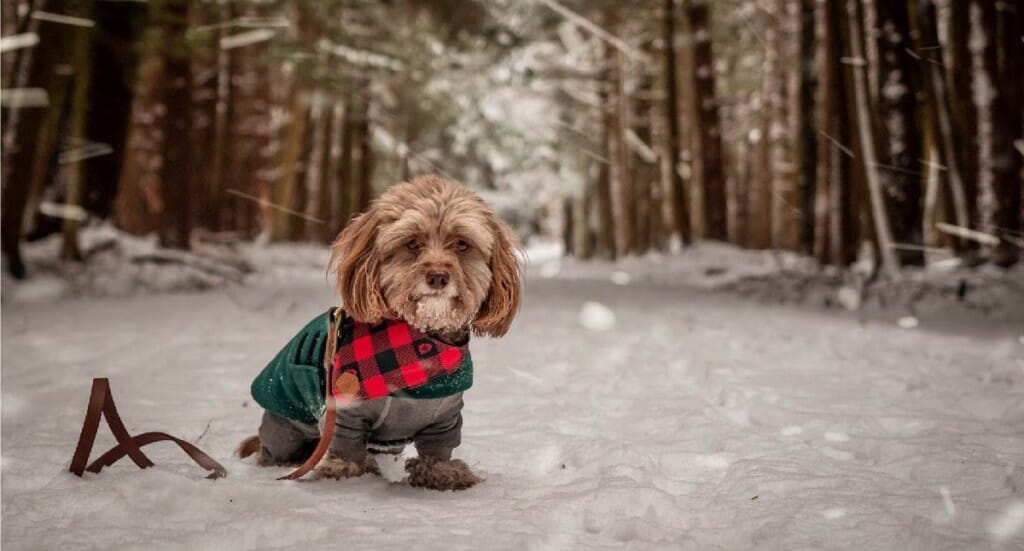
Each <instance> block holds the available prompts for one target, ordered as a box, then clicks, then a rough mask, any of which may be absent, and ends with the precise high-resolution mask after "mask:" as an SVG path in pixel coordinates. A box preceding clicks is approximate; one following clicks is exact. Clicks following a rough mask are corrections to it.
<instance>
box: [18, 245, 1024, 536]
mask: <svg viewBox="0 0 1024 551" xmlns="http://www.w3.org/2000/svg"><path fill="white" fill-rule="evenodd" d="M549 253H550V251H549ZM325 257H326V253H325V251H323V249H317V248H313V247H310V248H295V247H270V248H266V249H260V250H259V252H258V254H256V255H255V256H254V257H253V258H251V259H250V261H251V262H252V263H253V264H254V265H256V266H257V267H258V268H259V269H258V270H257V272H256V273H255V274H254V275H252V276H249V277H247V279H246V280H245V284H244V285H237V284H234V285H228V286H221V287H215V288H210V289H208V290H206V291H202V292H197V291H187V292H178V293H177V294H158V293H156V292H153V291H150V292H136V293H129V294H110V293H96V294H91V295H87V296H83V297H77V298H75V297H71V296H69V295H68V294H59V295H47V294H45V293H44V294H41V295H39V296H33V297H31V299H25V298H24V295H21V296H18V297H16V298H17V299H16V300H11V299H10V294H9V292H10V291H11V289H13V288H14V287H12V286H9V285H5V289H4V301H3V304H2V314H3V322H4V323H3V326H2V339H3V348H2V366H3V371H2V389H0V391H2V399H0V407H2V431H3V447H2V494H3V509H2V514H3V532H2V544H3V547H4V549H11V550H16V549H38V548H59V547H69V548H95V549H100V548H102V549H135V548H141V547H147V548H148V547H156V548H169V547H173V548H200V549H265V548H280V547H296V546H299V545H301V546H304V547H308V546H314V545H330V546H334V547H337V546H339V545H343V546H345V547H346V548H348V547H351V548H368V547H369V548H374V549H380V548H383V549H405V548H409V547H411V546H414V547H415V548H421V549H436V548H445V549H493V548H502V549H506V548H512V549H518V548H528V549H576V548H594V547H598V548H640V549H650V548H672V549H678V548H695V549H716V548H726V549H734V548H754V547H757V548H768V549H794V548H795V549H806V548H828V549H865V548H869V549H908V548H920V549H963V548H996V549H1015V548H1016V549H1019V548H1021V546H1022V545H1024V501H1022V500H1021V493H1020V492H1021V489H1022V488H1024V343H1022V342H1020V341H1019V339H1020V337H1021V334H1022V332H1021V328H1022V327H1024V323H1021V322H1022V320H1021V317H1020V316H1021V313H1022V312H1024V310H1021V309H1014V310H1005V311H1003V310H995V311H992V312H989V313H987V314H986V313H981V312H978V311H973V310H967V311H961V310H957V311H948V310H935V311H921V312H918V313H917V314H915V315H916V317H917V318H918V319H919V321H920V324H919V325H918V327H917V328H916V329H915V330H913V331H903V330H899V329H898V327H897V325H896V320H898V318H899V315H900V314H897V313H894V312H889V311H878V312H876V313H873V314H872V315H866V314H865V312H864V311H857V312H848V311H846V310H843V309H825V308H822V307H820V306H817V305H813V304H806V303H794V302H787V303H785V304H778V303H774V302H768V301H763V300H758V299H757V298H756V297H753V298H752V297H740V296H737V295H736V294H735V293H734V292H722V291H721V290H720V289H723V288H729V285H732V284H736V283H738V282H741V281H743V278H744V277H748V276H766V275H769V274H771V273H776V272H778V267H776V266H775V263H776V260H774V259H773V258H772V257H771V256H770V255H767V254H765V256H764V257H763V262H761V261H757V262H754V261H752V260H751V259H752V258H757V259H760V258H762V257H761V256H755V257H747V256H745V255H744V254H743V253H741V252H738V251H734V250H732V249H730V248H723V247H720V246H714V245H708V244H702V245H698V246H697V247H696V248H695V249H691V250H690V251H688V252H686V253H683V254H681V255H672V256H664V257H660V258H659V257H648V258H643V259H635V258H627V259H625V260H624V261H623V262H621V263H620V264H618V265H612V264H607V263H601V262H594V263H591V264H588V265H582V264H579V263H574V262H571V261H568V260H564V259H563V260H559V259H557V257H556V256H555V255H551V254H547V255H545V254H543V251H538V254H537V255H536V257H534V256H533V255H532V254H531V259H533V261H534V263H535V264H534V265H533V268H536V269H534V271H533V272H534V273H536V272H538V271H539V269H540V268H541V267H543V266H545V265H548V264H551V263H554V262H558V263H559V266H560V269H559V270H558V271H557V272H556V273H554V274H550V273H549V276H550V277H540V276H539V275H535V276H533V277H531V278H530V279H529V281H528V282H527V285H526V295H525V301H524V305H523V310H522V314H521V316H520V318H519V320H518V321H517V323H516V324H515V325H514V326H513V329H512V331H511V332H510V333H509V335H507V336H506V337H505V338H504V339H501V340H487V339H477V340H475V341H474V342H473V344H472V346H473V356H474V363H475V365H476V376H475V385H474V388H473V389H471V390H470V391H469V392H468V393H467V394H466V409H465V411H464V415H465V426H464V433H463V444H462V446H461V447H460V448H459V449H458V450H456V452H455V455H456V457H459V458H461V459H463V460H465V461H466V462H467V463H469V464H470V465H471V466H472V468H473V469H474V470H475V471H476V472H477V473H478V474H480V475H481V476H483V477H484V478H485V479H486V480H485V481H484V482H483V483H481V484H480V485H478V486H477V487H474V488H472V489H470V490H467V491H464V492H458V493H439V492H434V491H430V490H423V489H417V488H412V487H409V486H408V485H406V484H401V483H393V482H389V481H388V480H385V479H382V478H379V477H375V476H365V477H361V478H358V479H353V480H344V481H301V482H280V481H277V480H275V478H276V477H277V476H279V475H281V474H283V473H284V472H285V469H283V468H260V467H257V466H256V465H255V464H254V462H253V461H251V460H245V461H243V460H239V459H237V458H234V457H232V451H233V449H234V447H235V446H236V445H237V444H238V442H239V441H240V440H241V439H242V438H244V437H246V436H249V435H251V434H254V431H255V429H256V427H257V424H258V422H259V417H260V410H259V408H258V407H256V406H255V405H254V404H253V403H252V400H251V399H250V397H249V395H248V386H249V383H250V382H251V380H252V378H253V376H254V375H255V374H256V373H257V372H258V371H259V370H260V369H261V367H262V366H263V365H264V364H265V363H266V362H267V361H268V360H269V359H270V358H271V357H272V356H273V355H274V354H275V353H276V351H277V350H278V348H279V347H280V346H282V345H283V344H284V343H285V342H286V341H287V340H288V339H289V338H290V337H291V336H292V335H293V334H294V333H295V332H296V331H297V330H298V329H299V328H300V327H301V326H302V325H303V324H304V323H305V322H306V321H308V320H309V319H310V318H312V317H313V316H315V315H317V314H318V313H320V312H321V311H322V310H323V309H324V308H326V307H327V306H328V305H330V304H331V303H332V300H333V299H332V295H331V292H330V289H329V285H328V283H327V282H326V281H325V278H324V271H323V262H324V261H325ZM615 271H622V272H624V273H627V274H629V276H630V277H629V284H628V285H625V286H623V285H619V284H617V283H615V282H614V281H613V280H612V274H613V273H614V272H615ZM741 274H745V275H744V276H741ZM51 277H53V278H56V277H57V276H51ZM588 303H592V304H596V305H599V306H600V307H601V308H603V309H607V310H608V311H610V312H613V315H614V327H613V328H612V329H611V330H608V331H591V330H588V329H586V328H584V327H582V326H581V325H580V321H581V320H580V313H581V311H582V310H583V309H584V308H585V306H584V305H586V304H588ZM590 309H592V310H594V308H593V306H591V307H590ZM595 311H597V310H595ZM99 376H105V377H110V379H111V384H112V390H113V393H114V397H115V398H116V400H117V405H118V409H119V412H120V413H121V415H122V417H123V418H124V420H125V422H126V424H127V425H128V429H129V431H131V432H132V433H140V432H145V431H150V430H163V431H167V432H170V433H172V434H175V435H176V436H180V437H182V438H185V439H187V440H190V441H194V442H195V443H196V444H197V445H199V446H200V447H201V448H203V449H204V450H205V451H207V452H209V453H210V454H211V455H213V456H214V457H215V458H216V459H218V460H219V461H221V462H222V463H223V464H224V465H225V466H226V467H227V469H228V471H229V475H228V477H227V478H225V479H222V480H217V481H210V480H206V479H204V478H203V477H204V475H205V473H204V471H202V470H201V469H199V468H198V467H196V466H194V465H193V464H191V463H190V462H189V460H188V459H187V458H186V457H185V456H184V455H183V454H181V452H180V451H178V450H177V448H175V447H173V446H170V445H166V444H156V445H154V446H151V447H149V448H147V450H146V452H147V454H148V455H150V457H151V458H152V459H153V460H154V461H155V462H156V466H155V467H152V468H150V469H147V470H144V471H142V470H138V469H136V468H135V466H134V465H132V464H131V463H130V462H129V461H124V462H121V463H118V464H117V465H115V466H113V467H110V468H108V469H106V470H104V472H102V473H100V474H98V475H93V474H87V475H86V476H85V478H84V479H78V478H76V477H74V476H73V475H71V474H69V473H68V472H67V466H68V461H69V460H70V456H71V453H72V451H73V449H74V445H75V442H76V439H77V436H78V430H79V429H80V427H81V423H82V417H83V415H84V410H85V406H86V404H85V401H86V398H87V396H88V392H89V385H90V379H91V378H92V377H99ZM112 442H113V438H112V437H111V436H110V435H109V433H108V432H106V429H105V428H104V429H103V430H101V433H100V439H99V441H98V443H97V446H96V449H95V450H94V455H95V454H98V453H99V452H100V451H101V450H102V449H105V448H106V447H107V446H109V445H111V444H112ZM389 472H390V471H389ZM396 474H397V475H399V476H400V474H401V473H391V474H390V476H391V478H392V479H393V478H394V477H395V475H396Z"/></svg>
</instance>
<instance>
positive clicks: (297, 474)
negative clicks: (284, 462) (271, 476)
mask: <svg viewBox="0 0 1024 551" xmlns="http://www.w3.org/2000/svg"><path fill="white" fill-rule="evenodd" d="M343 319H345V311H344V310H343V309H341V308H340V307H339V308H335V309H334V311H333V312H331V315H329V316H327V353H326V354H324V377H325V379H326V380H325V382H326V384H325V385H324V386H325V388H326V391H325V392H324V394H325V395H324V407H326V408H327V409H326V411H325V412H324V423H323V426H322V427H320V441H319V442H317V444H316V449H314V450H313V455H311V456H309V459H306V462H305V463H303V464H302V465H299V467H298V468H297V469H295V470H294V471H292V472H290V473H288V474H286V475H284V476H282V477H281V478H278V480H298V479H299V478H302V477H303V476H304V475H305V474H306V473H308V472H309V471H312V470H313V469H314V468H315V467H316V466H317V464H318V463H320V460H321V459H323V457H324V455H326V454H327V449H328V448H330V447H331V439H333V438H334V421H335V420H336V418H337V415H338V412H336V411H335V403H334V392H333V390H334V381H333V380H332V378H333V373H332V372H333V371H334V370H333V369H332V367H333V362H334V354H335V352H336V351H337V347H338V338H339V337H340V335H338V333H337V331H338V325H339V324H340V323H341V321H342V320H343Z"/></svg>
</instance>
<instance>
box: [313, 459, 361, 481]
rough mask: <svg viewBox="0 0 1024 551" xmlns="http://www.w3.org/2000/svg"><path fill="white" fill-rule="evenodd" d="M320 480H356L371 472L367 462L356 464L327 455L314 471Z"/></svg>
mask: <svg viewBox="0 0 1024 551" xmlns="http://www.w3.org/2000/svg"><path fill="white" fill-rule="evenodd" d="M314 470H315V471H316V474H317V475H319V477H320V478H335V479H340V478H354V477H357V476H362V475H363V474H365V473H366V472H368V471H370V469H368V468H367V465H366V462H363V463H356V462H355V461H349V460H348V459H342V458H341V457H337V456H335V455H331V454H327V455H325V456H324V458H323V459H321V460H320V462H319V463H317V465H316V468H315V469H314Z"/></svg>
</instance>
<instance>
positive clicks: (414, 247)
mask: <svg viewBox="0 0 1024 551" xmlns="http://www.w3.org/2000/svg"><path fill="white" fill-rule="evenodd" d="M405 248H406V249H409V250H410V251H418V250H420V242H419V241H416V240H415V239H413V240H412V241H410V242H408V243H406V244H405Z"/></svg>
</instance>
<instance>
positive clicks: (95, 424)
mask: <svg viewBox="0 0 1024 551" xmlns="http://www.w3.org/2000/svg"><path fill="white" fill-rule="evenodd" d="M101 418H106V420H107V426H109V427H110V432H112V433H114V438H115V439H117V442H118V444H117V445H116V446H114V447H113V448H110V449H109V450H107V452H106V453H104V454H103V455H101V456H100V457H99V459H97V460H96V461H93V462H92V463H91V464H89V466H88V467H86V463H88V461H89V452H91V451H92V447H93V444H95V442H96V433H97V432H98V431H99V428H100V419H101ZM165 440H170V441H172V442H174V443H175V444H177V445H178V446H179V447H180V448H181V449H182V450H184V451H185V453H186V454H188V456H189V457H190V458H191V459H192V460H193V461H195V462H196V464H198V465H199V466H200V467H202V468H204V469H206V470H208V471H210V475H209V476H207V478H220V477H223V476H227V474H228V472H227V469H225V468H224V466H223V465H221V464H220V463H218V462H217V461H215V460H214V459H213V458H212V457H210V456H209V455H207V454H206V453H204V452H203V451H202V450H200V449H199V448H197V447H196V446H194V445H193V444H191V443H190V442H186V441H184V440H181V439H180V438H175V437H174V436H171V435H169V434H166V433H163V432H147V433H145V434H141V435H139V436H134V437H133V436H131V435H130V434H128V429H126V428H125V426H124V422H122V421H121V416H120V415H119V414H118V413H117V406H115V405H114V397H113V395H112V394H111V393H110V381H109V380H108V379H106V378H96V379H93V380H92V393H91V394H90V396H89V407H88V409H86V411H85V422H84V423H83V425H82V432H81V434H80V435H79V436H78V445H77V446H75V454H74V455H73V456H72V457H71V466H70V467H69V468H68V470H69V471H71V472H72V473H74V474H75V475H76V476H82V474H83V473H84V472H85V471H89V472H91V473H98V472H100V471H101V470H102V469H103V467H109V466H110V465H113V464H114V463H116V462H117V461H119V460H120V459H121V458H123V457H124V456H125V455H127V456H128V457H130V458H131V460H132V461H134V462H135V464H136V465H138V467H139V468H140V469H145V468H147V467H152V466H153V462H152V461H150V459H149V458H148V457H146V454H144V453H142V449H141V448H142V446H146V445H149V444H152V443H154V442H162V441H165Z"/></svg>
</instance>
